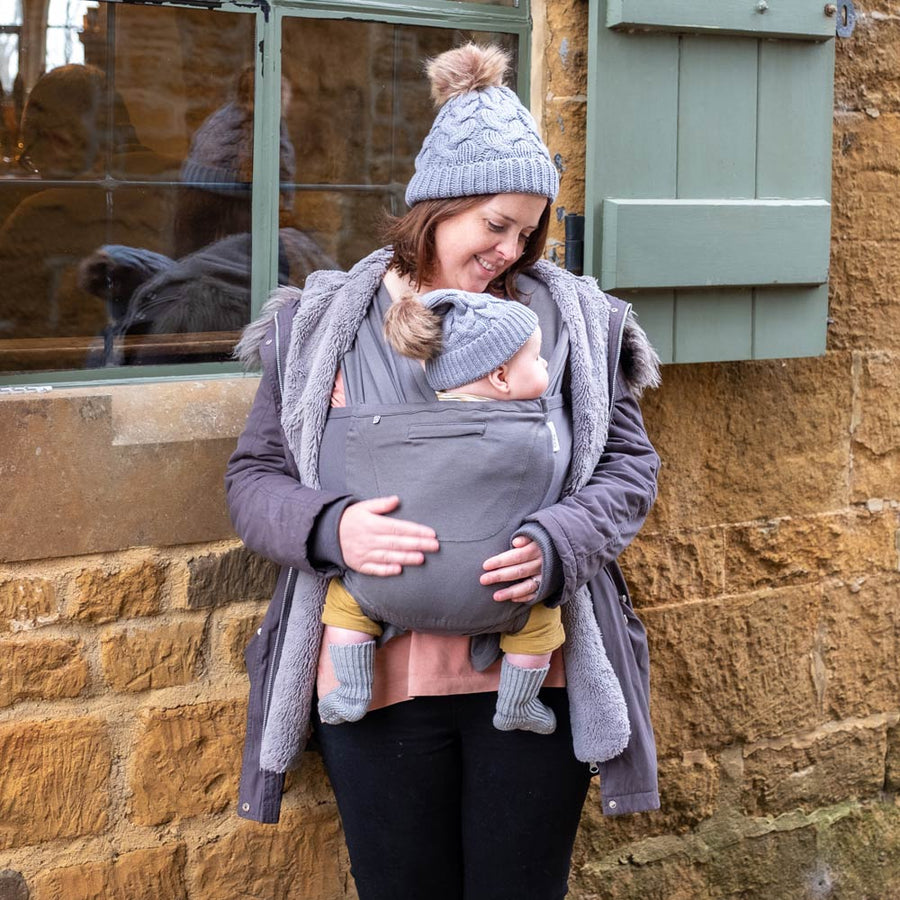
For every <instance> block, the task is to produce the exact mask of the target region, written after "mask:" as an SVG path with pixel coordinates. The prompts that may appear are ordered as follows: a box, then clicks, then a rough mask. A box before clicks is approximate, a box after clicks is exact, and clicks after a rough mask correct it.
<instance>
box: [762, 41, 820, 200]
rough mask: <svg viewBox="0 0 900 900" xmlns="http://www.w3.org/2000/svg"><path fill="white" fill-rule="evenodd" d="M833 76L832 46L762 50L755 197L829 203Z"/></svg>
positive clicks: (766, 45) (784, 45)
mask: <svg viewBox="0 0 900 900" xmlns="http://www.w3.org/2000/svg"><path fill="white" fill-rule="evenodd" d="M833 71H834V41H830V42H829V43H828V44H825V45H813V44H796V43H791V42H784V41H764V42H763V43H762V44H761V46H760V77H759V139H758V147H757V172H758V174H757V181H758V188H757V196H758V197H822V198H824V199H826V200H827V199H830V197H831V127H832V120H833V115H834V113H833V110H832V106H833V103H834V99H833V90H832V87H831V85H832V73H833ZM826 86H827V87H826Z"/></svg>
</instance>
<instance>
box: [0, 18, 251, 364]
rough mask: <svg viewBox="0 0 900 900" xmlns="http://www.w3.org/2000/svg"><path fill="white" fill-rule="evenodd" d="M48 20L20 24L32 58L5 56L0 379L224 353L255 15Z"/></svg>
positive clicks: (245, 205) (228, 341)
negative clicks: (12, 86) (13, 112)
mask: <svg viewBox="0 0 900 900" xmlns="http://www.w3.org/2000/svg"><path fill="white" fill-rule="evenodd" d="M28 8H29V9H30V7H28ZM35 9H36V7H35ZM73 11H74V12H73ZM47 15H48V25H47V28H46V29H45V31H44V32H43V34H41V32H40V31H36V30H35V23H34V22H29V21H28V20H27V17H26V21H25V22H24V24H23V29H24V30H25V31H26V32H28V33H29V34H30V35H31V37H32V39H33V40H34V39H36V36H37V35H40V38H41V39H40V41H39V42H38V44H39V47H40V53H39V54H37V55H36V56H35V53H36V51H34V49H32V55H31V56H24V54H19V55H18V56H17V55H16V54H12V55H11V59H13V60H15V66H14V67H13V68H14V69H15V74H14V76H13V80H14V81H16V80H18V83H19V85H20V86H21V87H20V91H21V100H20V101H19V102H20V103H21V107H22V110H21V114H20V116H19V118H18V122H16V119H15V117H13V125H14V126H16V141H15V153H14V154H13V156H12V158H10V159H6V160H5V161H4V165H3V171H2V174H0V272H2V273H3V277H2V279H0V373H12V372H21V371H28V370H47V369H49V370H65V369H95V368H98V367H106V366H115V365H140V364H145V363H169V362H197V361H214V360H223V359H227V358H228V357H229V355H230V351H231V348H232V346H233V343H234V340H235V337H236V335H237V333H238V331H239V330H240V328H241V327H242V326H243V325H244V324H245V323H246V322H247V321H248V320H249V315H250V238H249V232H250V202H251V197H252V191H251V171H252V152H253V60H254V53H255V38H254V28H255V23H254V17H253V16H251V15H242V14H236V13H225V12H217V13H216V14H215V22H214V23H213V20H212V17H211V15H210V13H209V12H207V11H204V10H192V9H177V8H172V7H163V8H160V7H150V6H139V5H130V4H129V5H119V4H112V3H109V4H105V3H99V4H98V3H83V2H77V0H70V2H65V0H63V2H60V3H57V0H50V2H49V6H48V11H47ZM35 18H38V16H37V14H36V15H35ZM22 46H23V47H24V46H25V45H24V43H23V45H22ZM35 58H37V59H38V61H39V63H42V61H43V60H44V59H46V60H47V70H46V72H44V73H42V72H41V69H42V68H43V65H42V64H39V65H35ZM5 121H6V120H5Z"/></svg>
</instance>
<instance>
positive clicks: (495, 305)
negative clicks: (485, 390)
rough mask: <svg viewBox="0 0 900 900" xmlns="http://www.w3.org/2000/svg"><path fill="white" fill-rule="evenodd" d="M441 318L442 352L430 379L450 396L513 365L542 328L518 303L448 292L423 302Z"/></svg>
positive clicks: (428, 366) (430, 364)
mask: <svg viewBox="0 0 900 900" xmlns="http://www.w3.org/2000/svg"><path fill="white" fill-rule="evenodd" d="M421 302H422V305H423V306H424V307H425V308H426V309H431V310H434V312H435V313H437V314H438V315H440V316H441V317H442V318H441V328H442V333H443V340H442V346H441V352H440V353H439V354H438V355H437V356H436V357H434V358H433V359H428V360H426V361H425V378H426V380H427V381H428V384H429V386H430V387H431V388H432V389H433V390H435V391H448V390H452V389H453V388H456V387H460V386H462V385H464V384H471V383H472V382H473V381H478V379H479V378H484V376H485V375H487V374H488V373H489V372H492V371H493V370H494V369H496V368H497V366H501V365H503V363H505V362H506V361H507V360H509V359H512V357H513V356H515V355H516V353H517V352H518V350H519V349H520V348H521V347H522V346H524V344H525V342H526V341H527V340H528V338H530V337H531V335H533V334H534V332H535V331H536V330H537V327H538V317H537V314H536V313H535V312H534V311H533V310H530V309H529V308H528V307H527V306H523V305H522V304H521V303H519V302H517V301H516V300H502V299H500V298H498V297H492V296H491V295H490V294H473V293H470V292H468V291H458V290H452V289H449V288H448V289H444V290H439V291H431V292H429V293H427V294H424V295H423V296H422V298H421Z"/></svg>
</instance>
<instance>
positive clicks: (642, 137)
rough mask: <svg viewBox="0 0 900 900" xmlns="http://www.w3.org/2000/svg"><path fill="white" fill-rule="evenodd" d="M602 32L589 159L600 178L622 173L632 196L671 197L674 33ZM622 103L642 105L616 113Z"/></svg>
mask: <svg viewBox="0 0 900 900" xmlns="http://www.w3.org/2000/svg"><path fill="white" fill-rule="evenodd" d="M606 37H607V40H605V41H604V46H603V52H602V54H601V58H600V59H599V60H597V67H598V71H597V73H596V77H597V79H598V82H599V84H600V85H601V86H602V87H601V90H602V91H603V98H602V100H601V103H600V117H599V122H598V124H597V126H596V129H595V130H596V138H597V139H598V150H597V152H596V153H595V154H594V155H593V159H588V165H589V166H592V167H593V172H592V174H593V175H594V178H595V180H596V182H597V183H599V184H606V183H608V181H609V180H610V179H612V180H619V181H621V180H622V179H625V180H626V181H627V183H628V185H629V194H630V195H632V196H635V197H674V196H675V179H676V169H675V167H676V154H677V148H678V139H677V133H678V38H677V37H675V36H672V35H651V36H649V37H648V39H647V40H642V41H639V42H635V41H631V40H629V39H628V38H627V37H626V36H625V35H618V34H611V33H610V34H607V35H606ZM636 72H637V73H639V77H635V73H636ZM622 109H633V110H640V115H635V116H619V115H615V113H614V111H615V110H622ZM613 123H615V124H614V125H613Z"/></svg>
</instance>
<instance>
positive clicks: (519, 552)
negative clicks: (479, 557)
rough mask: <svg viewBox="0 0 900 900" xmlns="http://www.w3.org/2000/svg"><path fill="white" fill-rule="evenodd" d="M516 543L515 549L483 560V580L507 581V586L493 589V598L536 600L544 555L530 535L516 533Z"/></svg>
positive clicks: (516, 601)
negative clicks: (521, 535) (524, 535)
mask: <svg viewBox="0 0 900 900" xmlns="http://www.w3.org/2000/svg"><path fill="white" fill-rule="evenodd" d="M513 545H514V546H513V549H512V550H506V551H504V552H503V553H498V554H497V555H496V556H492V557H491V558H490V559H487V560H485V561H484V566H483V568H484V569H485V570H486V571H485V573H484V574H483V575H482V576H481V578H480V581H481V583H482V584H483V585H490V584H503V583H504V582H506V583H507V586H506V587H504V588H502V589H500V590H498V591H495V592H494V599H495V600H498V601H503V600H512V601H513V602H514V603H524V602H526V601H528V600H533V599H534V598H535V597H536V596H537V592H538V590H539V589H540V584H541V571H542V569H543V557H542V556H541V549H540V547H538V545H537V544H536V543H535V542H534V541H532V540H530V539H529V538H524V537H517V538H515V539H514V540H513ZM508 582H514V584H509V583H508Z"/></svg>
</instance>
